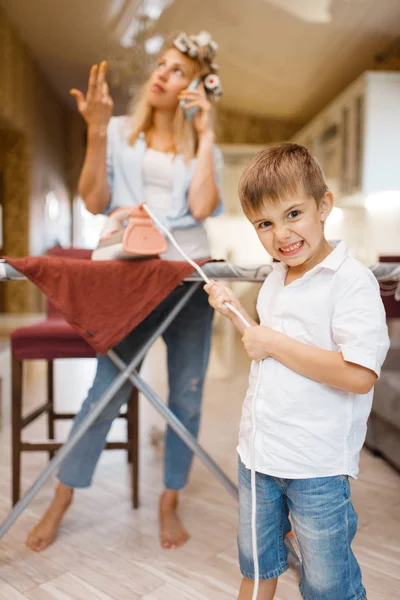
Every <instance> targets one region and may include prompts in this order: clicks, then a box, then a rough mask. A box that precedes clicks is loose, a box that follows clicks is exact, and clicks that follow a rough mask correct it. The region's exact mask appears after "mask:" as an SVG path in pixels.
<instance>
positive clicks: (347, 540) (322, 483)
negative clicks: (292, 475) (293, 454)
mask: <svg viewBox="0 0 400 600" xmlns="http://www.w3.org/2000/svg"><path fill="white" fill-rule="evenodd" d="M256 504H257V513H256V523H257V545H258V549H257V550H258V564H259V573H260V580H262V579H274V578H275V577H278V576H279V575H280V574H281V573H283V572H284V571H286V570H287V569H288V568H289V563H288V558H287V555H288V551H287V548H286V546H285V544H284V537H285V535H286V534H287V533H288V532H289V531H290V530H291V524H290V521H289V514H290V518H291V521H292V523H293V526H294V531H295V533H296V536H297V540H298V542H299V546H300V549H301V556H302V574H301V581H300V592H301V595H302V597H303V598H304V599H305V600H364V599H365V597H366V591H365V589H364V587H363V585H362V581H361V570H360V567H359V565H358V562H357V560H356V558H355V556H354V554H353V551H352V549H351V542H352V540H353V538H354V536H355V534H356V531H357V514H356V512H355V510H354V507H353V503H352V501H351V495H350V484H349V480H348V477H347V475H338V476H334V477H317V478H312V479H281V478H277V477H271V476H269V475H264V474H262V473H257V474H256ZM238 547H239V562H240V569H241V572H242V575H243V577H246V578H247V579H254V563H253V551H252V539H251V480H250V470H249V469H246V467H245V466H244V464H243V463H242V462H241V460H240V459H239V535H238Z"/></svg>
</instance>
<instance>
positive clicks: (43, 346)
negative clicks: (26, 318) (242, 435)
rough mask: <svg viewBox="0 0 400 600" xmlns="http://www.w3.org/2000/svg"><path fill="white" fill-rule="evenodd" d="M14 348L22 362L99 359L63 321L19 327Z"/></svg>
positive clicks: (13, 344)
mask: <svg viewBox="0 0 400 600" xmlns="http://www.w3.org/2000/svg"><path fill="white" fill-rule="evenodd" d="M11 348H12V352H13V354H14V356H15V357H16V358H17V359H18V360H29V359H46V360H55V359H56V358H95V357H96V351H95V350H94V349H93V348H92V347H91V346H89V344H88V343H87V342H86V341H85V340H84V339H83V338H82V337H81V336H80V335H79V334H78V333H77V332H76V331H75V330H74V329H73V328H72V327H71V325H69V324H68V323H67V322H66V321H64V319H62V318H50V319H46V320H44V321H41V322H40V323H35V324H34V325H29V326H26V327H19V328H18V329H16V330H15V331H14V332H13V333H12V335H11Z"/></svg>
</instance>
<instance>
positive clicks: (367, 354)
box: [238, 242, 389, 479]
mask: <svg viewBox="0 0 400 600" xmlns="http://www.w3.org/2000/svg"><path fill="white" fill-rule="evenodd" d="M285 275H286V267H285V266H284V265H283V264H280V263H279V264H276V265H274V269H273V271H272V273H271V274H270V275H269V276H268V277H267V279H266V280H265V282H264V284H263V286H262V288H261V290H260V294H259V296H258V301H257V311H258V314H259V317H260V324H261V325H264V326H267V327H272V328H273V329H276V330H277V331H281V332H282V333H284V334H286V335H288V336H289V337H291V338H293V339H296V340H299V341H300V342H303V343H305V344H309V345H311V346H315V347H317V348H321V349H325V350H333V351H338V352H341V353H342V355H343V358H344V359H345V360H346V361H349V362H352V363H356V364H358V365H362V366H364V367H367V368H368V369H371V370H372V371H374V372H375V373H376V374H377V375H378V376H379V374H380V369H381V365H382V363H383V361H384V359H385V356H386V353H387V350H388V348H389V337H388V332H387V326H386V318H385V311H384V308H383V304H382V300H381V297H380V293H379V285H378V283H377V281H376V279H375V277H374V275H373V274H372V273H371V271H370V270H369V269H368V268H367V267H366V266H364V265H363V264H362V263H360V262H359V261H358V260H356V259H355V258H352V257H350V256H349V255H348V251H347V248H346V246H345V244H344V243H343V242H340V243H339V244H338V245H337V246H336V248H335V249H334V250H333V251H332V252H331V253H330V254H329V256H327V257H326V258H325V260H324V261H322V262H321V263H320V264H319V265H317V266H316V267H314V268H313V269H311V270H310V271H308V272H307V273H305V275H303V277H301V278H300V279H297V280H296V281H293V282H292V283H290V284H289V285H286V286H285V284H284V282H285ZM258 369H261V374H260V377H261V379H260V387H259V393H258V394H257V398H256V399H255V412H256V437H255V468H256V471H258V472H260V473H265V474H267V475H272V476H274V477H282V478H287V479H303V478H304V479H305V478H310V477H328V476H333V475H350V476H351V477H354V478H356V477H357V473H358V462H359V454H360V450H361V448H362V445H363V443H364V439H365V434H366V424H367V419H368V415H369V413H370V411H371V406H372V397H373V391H371V392H369V393H368V394H364V395H357V394H353V393H351V392H344V391H341V390H339V389H336V388H333V387H330V386H328V385H323V384H320V383H317V382H316V381H313V380H312V379H308V378H307V377H304V376H303V375H299V374H298V373H295V372H294V371H292V370H291V369H289V368H288V367H285V365H283V364H282V363H279V362H278V361H276V360H274V359H272V358H268V359H266V360H265V361H263V362H260V363H259V362H255V361H253V362H252V365H251V370H250V376H249V388H248V391H247V394H246V397H245V400H244V403H243V410H242V419H241V424H240V433H239V445H238V452H239V455H240V457H241V460H242V462H243V463H244V464H245V465H246V467H247V468H250V439H251V431H252V418H251V403H252V395H253V392H254V388H255V384H256V379H257V374H258Z"/></svg>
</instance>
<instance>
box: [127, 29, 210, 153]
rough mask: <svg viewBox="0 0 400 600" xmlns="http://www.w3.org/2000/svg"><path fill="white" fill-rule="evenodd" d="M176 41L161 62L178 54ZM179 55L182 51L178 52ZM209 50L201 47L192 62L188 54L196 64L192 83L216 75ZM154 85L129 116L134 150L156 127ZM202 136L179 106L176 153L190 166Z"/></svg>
mask: <svg viewBox="0 0 400 600" xmlns="http://www.w3.org/2000/svg"><path fill="white" fill-rule="evenodd" d="M175 38H176V35H175V36H173V37H171V39H169V40H168V41H167V42H166V43H165V44H164V47H163V48H162V50H161V51H160V54H159V59H160V58H161V57H162V56H163V54H164V53H165V52H166V51H167V50H170V49H172V48H174V49H175V50H177V48H176V47H175V45H174V43H173V40H174V39H175ZM178 51H179V50H178ZM207 51H208V48H207V47H204V48H202V47H200V48H199V53H198V56H197V57H196V58H191V57H189V56H188V55H187V54H184V56H188V58H190V60H191V61H192V62H193V67H194V68H193V74H192V79H195V78H196V77H203V76H204V75H208V74H209V73H213V72H214V71H213V69H212V67H211V65H210V63H209V61H208V60H207V59H206V56H207ZM149 85H150V79H148V80H147V81H146V83H145V84H144V85H143V86H142V88H141V89H140V91H139V93H138V95H137V97H136V98H135V99H134V100H133V102H132V103H131V105H130V107H129V110H128V116H129V121H130V123H129V125H130V133H129V136H128V142H129V144H130V145H131V146H133V145H134V144H135V143H136V141H137V139H138V137H139V136H140V134H141V133H146V131H148V130H149V129H150V127H151V125H152V122H153V112H154V109H153V108H152V107H151V106H150V105H149V104H148V102H147V92H148V87H149ZM211 118H212V119H213V120H214V119H215V111H214V109H213V111H212V114H211ZM198 143H199V140H198V135H197V132H196V130H195V128H194V127H193V124H192V123H189V122H188V121H187V120H186V118H185V115H184V113H183V110H182V107H181V106H180V105H179V104H178V106H177V109H176V113H175V119H174V146H175V148H174V152H175V154H183V156H184V159H185V162H189V161H190V160H192V159H193V158H194V157H195V156H196V152H197V148H198Z"/></svg>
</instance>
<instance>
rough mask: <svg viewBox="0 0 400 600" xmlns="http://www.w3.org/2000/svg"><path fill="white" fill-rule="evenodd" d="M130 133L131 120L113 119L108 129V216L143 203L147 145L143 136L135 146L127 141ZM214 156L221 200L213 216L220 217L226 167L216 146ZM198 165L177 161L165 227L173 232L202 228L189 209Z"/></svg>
mask: <svg viewBox="0 0 400 600" xmlns="http://www.w3.org/2000/svg"><path fill="white" fill-rule="evenodd" d="M128 133H129V121H128V117H113V118H112V119H111V120H110V123H109V126H108V129H107V179H108V184H109V186H110V190H111V199H110V203H109V205H108V207H107V209H106V210H105V214H108V213H110V212H111V211H112V210H115V209H116V208H120V207H122V206H129V205H137V204H140V203H141V202H143V198H144V194H143V181H142V160H143V156H144V153H145V151H146V148H147V146H146V141H145V139H144V136H143V135H141V136H140V137H139V138H138V140H137V141H136V143H135V144H134V145H133V146H131V145H130V144H129V143H128V141H127V139H126V138H127V134H128ZM213 152H214V168H215V177H216V182H217V186H218V189H219V197H220V200H219V204H218V207H217V208H216V210H215V211H214V213H213V215H212V216H217V215H219V214H221V213H222V194H221V179H222V170H223V166H224V164H223V158H222V153H221V151H220V150H219V148H217V147H216V146H214V149H213ZM195 165H196V160H195V159H194V160H192V161H191V162H190V163H189V164H185V162H184V160H183V156H181V155H178V156H176V158H175V160H174V183H173V189H172V202H171V211H170V214H169V215H168V217H167V222H166V223H165V224H166V225H167V227H169V228H170V229H186V228H188V227H193V226H195V225H198V224H199V222H198V221H196V219H195V218H194V217H193V216H192V214H191V212H190V209H189V205H188V192H189V187H190V183H191V181H192V178H193V174H194V169H195Z"/></svg>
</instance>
